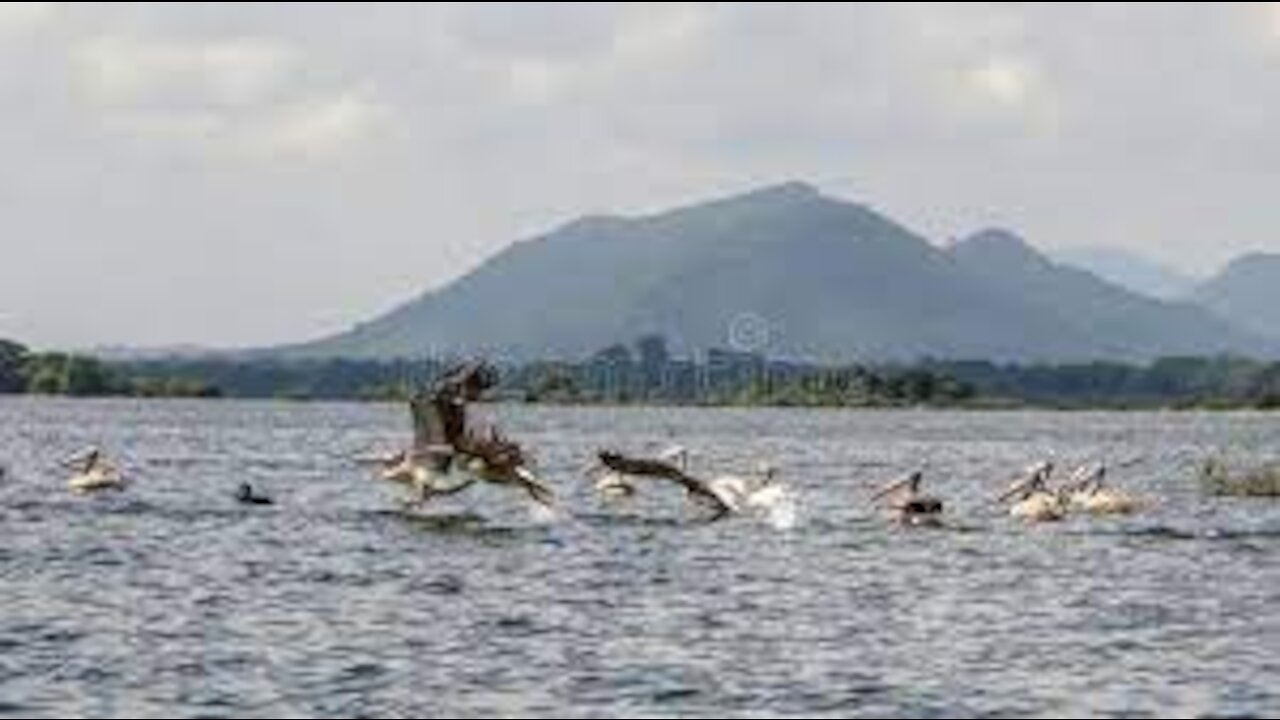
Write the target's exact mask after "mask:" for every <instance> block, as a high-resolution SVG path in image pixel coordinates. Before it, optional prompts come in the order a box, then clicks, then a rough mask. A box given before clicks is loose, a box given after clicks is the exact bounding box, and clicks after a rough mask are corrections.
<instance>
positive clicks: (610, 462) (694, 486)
mask: <svg viewBox="0 0 1280 720" xmlns="http://www.w3.org/2000/svg"><path fill="white" fill-rule="evenodd" d="M597 457H599V459H600V464H601V465H603V466H605V467H606V468H608V469H609V470H612V471H614V472H617V473H622V474H623V475H632V476H635V477H647V478H657V479H659V480H670V481H672V482H675V483H676V484H678V485H680V486H681V487H683V488H684V489H685V491H686V492H688V493H689V495H691V496H692V497H694V498H697V499H698V500H699V501H700V502H704V503H706V504H708V505H710V506H712V507H714V508H715V510H716V517H720V516H721V515H723V514H725V513H727V512H729V511H730V510H731V508H730V507H729V506H728V505H726V504H725V502H724V500H723V499H722V498H721V497H720V496H719V495H717V494H716V493H715V492H714V491H712V490H711V487H710V486H709V485H707V483H705V482H703V481H701V480H699V479H697V478H695V477H693V476H692V475H689V474H688V473H686V472H684V471H683V470H681V469H680V468H678V467H676V466H675V465H673V464H671V463H669V462H666V461H664V460H652V459H649V458H633V457H627V456H626V455H623V454H622V453H618V452H614V451H611V450H601V451H600V452H599V453H598V454H597Z"/></svg>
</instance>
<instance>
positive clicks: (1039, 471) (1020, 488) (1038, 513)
mask: <svg viewBox="0 0 1280 720" xmlns="http://www.w3.org/2000/svg"><path fill="white" fill-rule="evenodd" d="M1024 474H1025V477H1024V478H1023V479H1022V480H1019V481H1017V482H1015V483H1014V484H1013V485H1012V486H1010V487H1009V490H1008V491H1007V492H1005V493H1004V494H1003V495H1001V496H1000V502H1009V501H1012V502H1013V504H1012V505H1011V506H1010V507H1009V515H1011V516H1012V517H1015V518H1018V519H1021V520H1025V521H1027V522H1052V521H1055V520H1061V519H1062V518H1063V517H1065V516H1066V514H1067V503H1066V502H1065V501H1064V500H1063V498H1062V496H1061V495H1060V494H1058V493H1055V492H1053V491H1051V490H1050V489H1049V486H1048V481H1049V476H1050V475H1052V474H1053V463H1052V462H1048V461H1046V462H1041V463H1037V464H1035V465H1032V466H1031V467H1029V468H1027V470H1026V471H1025V473H1024Z"/></svg>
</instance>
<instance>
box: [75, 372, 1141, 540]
mask: <svg viewBox="0 0 1280 720" xmlns="http://www.w3.org/2000/svg"><path fill="white" fill-rule="evenodd" d="M496 382H497V373H496V372H495V371H494V370H493V369H492V368H491V367H490V366H488V365H486V364H484V363H467V364H464V365H461V366H458V367H455V368H453V369H451V370H450V371H448V372H446V373H445V374H444V375H442V376H441V378H440V379H439V380H437V381H436V382H435V383H433V384H431V385H429V386H423V387H422V388H420V389H419V391H418V392H417V393H416V394H415V395H414V396H413V397H412V398H411V399H410V401H409V410H410V415H411V417H412V421H413V440H412V443H411V444H410V446H409V447H408V448H406V449H404V450H400V451H397V452H394V453H390V454H384V455H380V456H377V457H375V458H373V463H374V464H376V465H377V473H376V475H377V477H379V478H381V479H382V480H384V481H386V482H388V483H392V484H395V485H397V486H400V487H401V488H403V489H404V491H405V493H406V495H405V499H404V502H405V505H406V506H407V507H409V508H419V507H421V506H424V505H426V504H428V503H429V502H431V501H432V500H434V499H437V498H440V497H445V496H449V495H454V494H457V493H460V492H462V491H464V490H466V489H467V488H469V487H472V486H473V485H475V484H476V483H489V484H492V485H496V486H502V487H506V488H510V489H514V490H517V491H519V492H521V493H523V494H524V495H525V496H527V497H528V498H529V499H530V500H532V501H533V502H534V503H536V504H537V505H539V506H543V507H546V508H553V507H554V506H555V494H554V492H553V490H552V488H551V486H550V485H548V484H547V483H546V482H545V481H544V480H542V479H541V478H540V477H538V475H537V474H536V473H535V472H534V470H533V469H532V467H531V464H530V461H529V458H528V455H527V454H526V453H525V452H524V450H523V449H522V448H521V447H520V445H519V444H517V443H516V442H514V441H513V440H511V439H509V438H507V437H505V436H504V435H503V434H502V433H500V432H499V431H498V430H497V429H495V428H488V429H479V428H476V427H472V424H471V423H470V422H469V421H468V417H467V407H468V405H469V404H471V403H473V402H476V401H477V400H479V399H480V397H481V396H482V395H483V394H484V393H485V391H487V390H489V389H490V388H492V387H493V386H494V385H495V384H496ZM67 463H68V465H69V467H70V469H71V470H72V471H73V472H72V475H71V477H70V479H69V480H68V481H67V486H68V489H69V490H70V491H71V492H73V493H76V494H88V493H95V492H100V491H106V490H122V489H124V488H125V487H126V479H125V478H124V477H123V476H122V474H121V473H120V471H119V470H117V469H116V468H115V466H113V465H112V464H111V463H110V462H109V461H108V460H107V459H106V458H105V456H104V455H103V453H102V452H101V451H100V450H98V449H96V448H91V449H89V450H88V451H86V452H84V453H82V454H81V455H80V456H78V457H76V458H73V459H71V460H69V461H67ZM1053 472H1054V463H1052V462H1047V461H1046V462H1040V463H1037V464H1035V465H1032V466H1030V467H1028V468H1027V469H1026V470H1025V471H1023V473H1022V474H1021V475H1020V476H1019V477H1018V479H1017V480H1016V481H1015V482H1014V483H1013V484H1012V485H1010V486H1009V487H1008V489H1007V490H1006V491H1005V492H1004V493H1003V494H1001V495H1000V496H999V497H998V498H997V501H998V502H999V503H1001V504H1005V505H1007V506H1008V513H1009V515H1010V516H1012V517H1014V518H1017V519H1020V520H1024V521H1027V522H1046V521H1055V520H1061V519H1063V518H1065V517H1067V516H1068V515H1069V514H1070V513H1071V512H1072V511H1080V512H1084V513H1087V514H1091V515H1122V514H1130V513H1134V512H1137V511H1139V510H1141V509H1143V508H1144V507H1146V506H1147V505H1148V503H1147V502H1146V501H1145V500H1143V499H1141V498H1138V497H1135V496H1133V495H1131V494H1129V493H1127V492H1125V491H1123V490H1119V489H1116V488H1113V487H1110V486H1109V485H1107V484H1106V482H1105V480H1106V475H1107V468H1106V466H1105V465H1103V464H1101V463H1093V464H1089V465H1085V466H1082V467H1080V468H1079V469H1077V470H1076V471H1075V472H1074V473H1072V474H1071V475H1070V476H1069V477H1068V479H1067V481H1066V482H1065V483H1063V484H1062V485H1061V486H1059V487H1056V488H1052V487H1050V480H1051V476H1052V475H1053ZM587 475H588V476H589V477H591V478H592V479H593V480H594V484H593V487H594V490H595V492H596V493H597V494H598V495H599V496H600V497H602V498H603V499H604V500H606V501H608V502H624V501H628V500H630V499H632V498H635V497H636V496H637V495H639V494H640V491H641V483H642V482H646V481H647V482H652V481H657V482H659V483H661V482H665V483H668V484H670V485H674V486H676V487H678V488H680V489H681V490H682V491H683V493H684V496H685V497H686V498H687V499H688V500H689V501H690V503H691V504H692V505H694V506H696V507H699V508H704V509H705V511H706V517H707V518H708V519H710V520H717V519H720V518H723V517H725V516H728V515H741V514H750V513H754V512H765V511H767V510H768V509H770V508H774V507H777V506H779V505H780V504H781V503H783V502H784V500H785V499H786V498H787V494H788V492H789V490H788V488H787V487H786V486H785V485H784V484H783V483H781V482H780V481H779V480H778V478H777V471H776V469H775V468H774V467H772V466H770V465H767V464H764V465H761V466H759V467H758V468H757V469H756V472H755V473H753V474H749V475H731V474H725V475H717V476H713V477H710V478H705V479H704V478H702V477H698V476H697V475H695V474H693V473H692V472H691V471H690V469H689V451H688V450H687V449H685V448H683V447H679V446H674V447H671V448H669V449H667V450H666V451H664V452H662V453H659V454H657V455H656V456H654V457H638V456H629V455H626V454H623V453H621V452H617V451H615V450H600V451H599V452H598V453H597V454H596V458H595V460H594V462H593V463H592V464H591V466H590V467H589V468H588V469H587ZM923 480H924V472H923V471H916V472H912V473H911V474H909V475H907V476H906V477H904V478H902V479H900V480H897V481H895V482H892V483H890V484H888V485H887V486H885V487H884V488H882V489H880V490H879V491H877V492H876V493H875V494H874V495H872V496H871V501H872V502H873V503H878V504H880V505H881V506H882V507H883V508H884V510H885V511H886V512H887V515H888V517H889V519H890V520H892V521H893V522H895V523H899V524H903V525H909V526H937V525H941V524H943V518H944V514H943V510H944V503H943V501H942V500H941V499H940V498H938V497H936V496H933V495H929V494H926V493H925V492H924V491H923V490H922V489H921V484H922V482H923ZM235 499H236V500H237V501H238V502H240V503H243V504H248V505H270V504H272V500H271V498H270V497H267V496H265V495H261V494H258V493H257V491H256V490H254V488H253V487H252V486H250V485H249V484H248V483H242V484H241V485H240V486H239V488H238V489H237V491H236V493H235Z"/></svg>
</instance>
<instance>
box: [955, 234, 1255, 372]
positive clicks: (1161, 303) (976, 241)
mask: <svg viewBox="0 0 1280 720" xmlns="http://www.w3.org/2000/svg"><path fill="white" fill-rule="evenodd" d="M950 253H951V255H952V257H953V258H955V260H956V262H957V264H958V265H959V266H960V268H961V269H962V270H963V271H965V272H966V273H968V274H969V276H970V277H971V278H972V279H973V280H974V281H975V282H977V283H980V284H982V285H983V286H985V287H987V288H988V289H990V290H991V291H993V292H997V293H1000V294H1001V295H1002V296H1003V297H1004V298H1005V299H1006V300H1007V302H1008V303H1009V304H1011V305H1013V304H1018V305H1021V306H1023V307H1024V308H1029V309H1031V310H1032V311H1033V312H1035V313H1036V314H1037V315H1039V316H1040V317H1042V318H1044V319H1045V321H1046V322H1050V323H1052V324H1053V326H1054V327H1056V328H1057V329H1058V332H1060V333H1062V334H1064V335H1065V336H1069V337H1074V338H1077V341H1078V342H1081V343H1083V346H1082V349H1083V348H1087V350H1086V351H1085V352H1084V353H1083V354H1082V353H1079V352H1075V353H1072V352H1068V353H1066V354H1065V357H1068V358H1073V357H1074V358H1080V357H1094V358H1127V359H1144V358H1152V357H1165V356H1171V355H1206V354H1220V353H1245V354H1265V355H1270V354H1273V353H1274V352H1275V348H1274V347H1272V346H1271V344H1270V343H1267V342H1265V341H1263V340H1262V339H1260V338H1259V337H1257V336H1254V335H1251V334H1249V333H1247V332H1245V331H1242V330H1240V329H1237V328H1236V327H1234V326H1232V325H1231V324H1229V323H1228V322H1226V321H1224V320H1223V319H1221V318H1219V317H1216V316H1215V315H1214V314H1213V313H1211V312H1209V311H1207V310H1206V309H1204V308H1202V307H1199V306H1198V305H1195V304H1193V303H1189V302H1174V301H1165V300H1157V299H1155V298H1152V297H1148V296H1146V295H1140V294H1138V293H1135V292H1132V291H1130V290H1128V289H1126V288H1124V287H1121V286H1120V285H1118V284H1115V283H1112V282H1108V281H1106V280H1104V279H1102V278H1100V277H1098V276H1097V275H1094V274H1093V273H1091V272H1088V271H1086V270H1081V269H1079V268H1076V267H1071V266H1069V265H1060V264H1057V263H1055V262H1053V261H1052V260H1050V259H1049V258H1048V257H1046V256H1044V255H1042V254H1040V253H1039V252H1037V251H1036V250H1034V249H1033V248H1032V247H1031V246H1030V245H1028V244H1027V243H1026V242H1025V241H1024V240H1023V239H1022V238H1019V237H1017V236H1016V235H1014V234H1013V233H1010V232H1008V231H1006V230H985V231H983V232H980V233H978V234H976V235H974V236H972V237H970V238H968V239H967V240H963V241H961V242H959V243H957V244H956V245H954V246H952V248H951V249H950Z"/></svg>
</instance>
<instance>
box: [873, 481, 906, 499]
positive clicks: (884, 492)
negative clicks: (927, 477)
mask: <svg viewBox="0 0 1280 720" xmlns="http://www.w3.org/2000/svg"><path fill="white" fill-rule="evenodd" d="M909 482H911V478H905V479H903V480H899V481H898V482H895V483H893V484H891V485H889V486H888V487H885V488H883V489H881V490H879V491H878V492H876V494H875V495H872V496H871V502H875V501H876V500H879V499H880V498H882V497H884V496H886V495H890V494H892V493H894V492H896V491H898V490H900V489H902V488H904V487H906V486H907V483H909Z"/></svg>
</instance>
